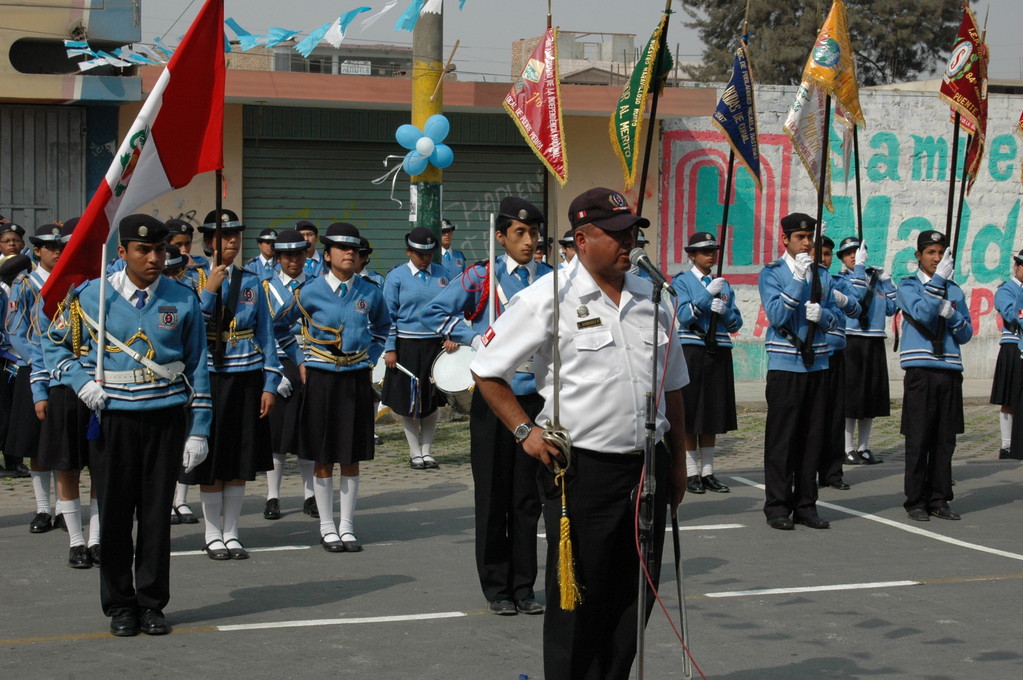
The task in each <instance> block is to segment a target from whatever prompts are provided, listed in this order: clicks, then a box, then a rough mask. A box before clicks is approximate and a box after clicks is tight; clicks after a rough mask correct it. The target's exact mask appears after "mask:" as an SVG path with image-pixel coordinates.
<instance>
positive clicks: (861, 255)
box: [853, 244, 867, 266]
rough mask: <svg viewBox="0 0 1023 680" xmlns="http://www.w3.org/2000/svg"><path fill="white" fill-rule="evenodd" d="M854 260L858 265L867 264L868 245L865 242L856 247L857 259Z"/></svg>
mask: <svg viewBox="0 0 1023 680" xmlns="http://www.w3.org/2000/svg"><path fill="white" fill-rule="evenodd" d="M853 262H854V263H855V264H857V265H863V266H866V264H867V245H866V244H863V245H861V246H860V247H859V248H857V249H856V259H855V260H853Z"/></svg>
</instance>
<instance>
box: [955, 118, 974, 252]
mask: <svg viewBox="0 0 1023 680" xmlns="http://www.w3.org/2000/svg"><path fill="white" fill-rule="evenodd" d="M957 136H958V134H957ZM972 142H973V135H968V136H967V137H966V148H967V149H969V148H970V144H971V143H972ZM952 174H953V175H955V168H954V166H953V169H952ZM967 179H968V178H967V172H966V156H965V155H964V156H963V177H962V180H961V181H960V185H959V205H958V207H957V208H956V221H955V229H954V232H955V235H954V236H953V237H952V259H953V260H955V258H956V251H958V250H959V227H960V226H961V225H962V223H963V199H965V198H966V183H967Z"/></svg>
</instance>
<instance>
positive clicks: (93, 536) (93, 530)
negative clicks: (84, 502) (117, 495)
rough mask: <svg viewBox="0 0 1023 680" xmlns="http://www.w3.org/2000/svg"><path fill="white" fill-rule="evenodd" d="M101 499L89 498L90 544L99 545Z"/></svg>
mask: <svg viewBox="0 0 1023 680" xmlns="http://www.w3.org/2000/svg"><path fill="white" fill-rule="evenodd" d="M99 540H100V535H99V499H96V498H90V499H89V546H90V547H91V546H94V545H99Z"/></svg>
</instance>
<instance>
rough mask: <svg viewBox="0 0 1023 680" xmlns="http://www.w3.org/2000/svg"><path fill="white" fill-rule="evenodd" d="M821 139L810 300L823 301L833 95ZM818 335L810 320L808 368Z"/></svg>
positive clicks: (827, 102)
mask: <svg viewBox="0 0 1023 680" xmlns="http://www.w3.org/2000/svg"><path fill="white" fill-rule="evenodd" d="M823 132H824V134H823V137H824V139H823V140H822V141H821V174H820V184H819V186H818V188H817V224H815V225H814V228H813V243H814V248H813V273H812V277H813V278H812V281H811V283H810V302H812V303H819V302H820V301H821V273H820V264H821V255H822V253H821V251H822V250H823V248H822V247H821V245H822V244H821V220H822V219H824V191H825V183H826V182H827V180H828V162H829V159H828V146H829V143H830V142H831V95H830V94H829V95H827V96H826V97H825V98H824V126H823ZM815 335H817V322H815V321H809V322H808V323H807V324H806V337H805V338H804V339H803V365H804V366H806V367H807V368H809V367H811V366H813V360H814V352H813V338H814V336H815Z"/></svg>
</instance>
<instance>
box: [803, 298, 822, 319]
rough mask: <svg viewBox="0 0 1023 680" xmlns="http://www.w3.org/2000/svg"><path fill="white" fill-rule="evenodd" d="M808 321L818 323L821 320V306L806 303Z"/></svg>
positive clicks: (814, 303) (815, 303)
mask: <svg viewBox="0 0 1023 680" xmlns="http://www.w3.org/2000/svg"><path fill="white" fill-rule="evenodd" d="M806 320H807V321H812V322H813V323H817V322H818V321H820V320H821V306H820V303H817V302H807V303H806Z"/></svg>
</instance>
